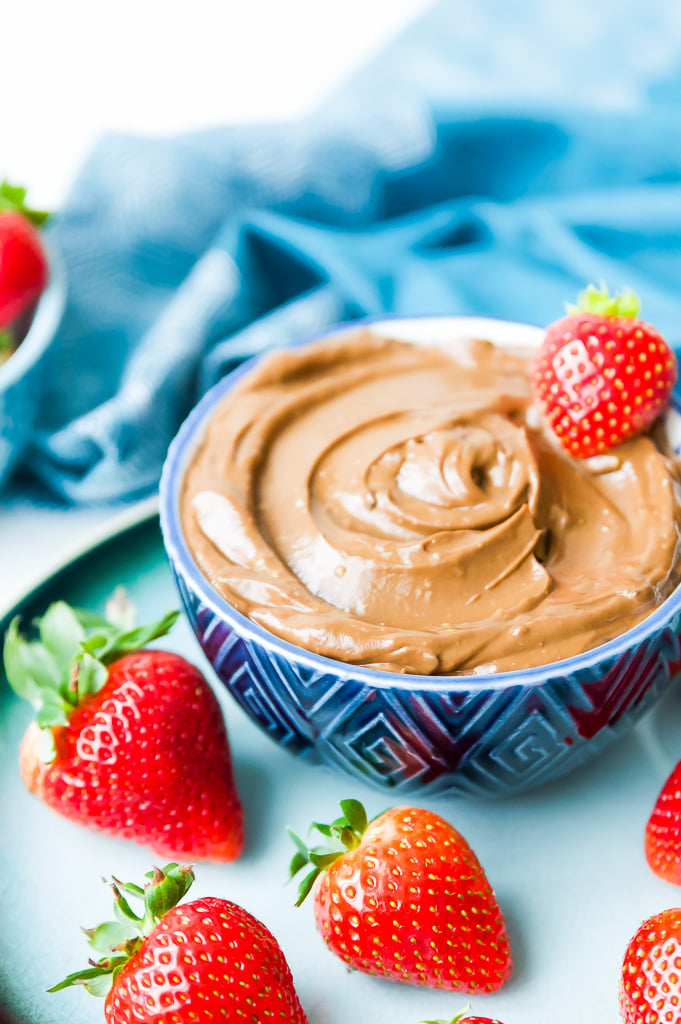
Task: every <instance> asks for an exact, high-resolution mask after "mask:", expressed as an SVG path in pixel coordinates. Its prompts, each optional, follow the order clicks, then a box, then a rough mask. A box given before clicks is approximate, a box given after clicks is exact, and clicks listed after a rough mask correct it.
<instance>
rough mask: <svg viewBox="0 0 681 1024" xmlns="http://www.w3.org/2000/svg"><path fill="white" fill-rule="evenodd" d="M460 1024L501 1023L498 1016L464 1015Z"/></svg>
mask: <svg viewBox="0 0 681 1024" xmlns="http://www.w3.org/2000/svg"><path fill="white" fill-rule="evenodd" d="M460 1024H501V1021H500V1020H497V1019H496V1017H462V1019H461V1022H460Z"/></svg>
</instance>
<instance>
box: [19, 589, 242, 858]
mask: <svg viewBox="0 0 681 1024" xmlns="http://www.w3.org/2000/svg"><path fill="white" fill-rule="evenodd" d="M177 614H178V613H177V612H173V613H171V614H170V615H167V616H166V617H165V618H164V619H162V620H161V621H160V622H158V623H155V624H154V625H152V626H147V627H141V628H139V629H130V628H123V629H119V628H118V627H117V626H115V625H114V624H112V623H109V622H106V621H105V620H103V619H99V618H97V617H96V616H91V615H89V614H88V613H85V612H75V611H74V610H73V609H71V608H69V606H68V605H66V604H65V603H64V602H58V603H56V604H54V605H51V606H50V608H49V609H48V610H47V612H46V614H45V615H44V616H43V618H42V619H41V620H40V621H39V630H40V641H39V642H38V641H34V642H30V643H29V642H27V641H26V640H25V639H24V638H23V637H22V636H21V634H20V632H19V624H18V620H17V619H15V620H14V621H13V622H12V624H11V625H10V628H9V630H8V632H7V637H6V640H5V648H4V658H5V668H6V671H7V677H8V679H9V682H10V684H11V685H12V687H13V688H14V690H15V691H16V692H17V693H18V694H19V696H21V697H24V698H26V699H27V700H29V701H30V702H31V703H32V704H33V705H34V706H35V708H36V710H37V722H36V723H33V724H32V725H30V726H29V728H28V730H27V732H26V734H25V736H24V739H23V742H22V745H21V753H20V763H21V773H22V777H23V780H24V782H25V784H26V786H27V787H28V789H29V790H30V791H31V792H33V793H36V794H37V795H38V796H39V797H40V798H41V799H42V800H44V801H45V803H46V804H48V805H49V806H50V807H52V808H53V809H54V810H56V811H58V812H59V813H60V814H63V815H64V816H65V817H67V818H71V819H72V820H74V821H77V822H79V823H81V824H83V825H87V826H89V827H90V828H94V829H101V830H103V831H105V832H108V833H109V834H111V835H115V836H118V837H121V838H125V839H133V840H136V841H137V842H140V843H144V844H147V845H149V846H150V847H151V848H152V849H154V850H156V851H157V852H159V853H161V854H163V855H164V856H168V855H171V856H178V855H180V856H182V857H192V858H205V859H210V860H218V861H229V860H233V859H234V858H235V857H237V856H238V855H239V853H240V851H241V848H242V845H243V813H242V809H241V804H240V802H239V797H238V795H237V792H236V789H235V786H234V781H233V778H232V764H231V756H230V750H229V745H228V741H227V734H226V730H225V725H224V720H223V717H222V713H221V710H220V706H219V703H218V701H217V698H216V697H215V694H214V693H213V691H212V690H211V688H210V686H209V685H208V683H207V682H206V680H205V679H204V677H203V676H202V675H201V673H200V672H199V670H198V669H196V668H194V666H193V665H190V664H189V662H187V661H185V659H184V658H181V657H180V656H179V655H177V654H172V653H169V652H166V651H158V650H151V649H150V650H140V648H142V647H144V646H145V645H146V644H147V643H149V642H150V641H151V640H153V639H155V638H156V637H159V636H162V635H163V634H164V633H166V632H167V631H168V629H170V627H171V626H172V625H173V623H174V622H175V619H176V618H177Z"/></svg>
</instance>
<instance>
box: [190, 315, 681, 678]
mask: <svg viewBox="0 0 681 1024" xmlns="http://www.w3.org/2000/svg"><path fill="white" fill-rule="evenodd" d="M680 483H681V474H680V472H679V466H678V465H677V462H676V461H675V459H674V457H673V453H671V451H670V450H668V446H667V444H666V441H665V438H664V436H663V431H662V430H660V429H657V430H654V431H652V432H650V433H648V434H644V435H640V436H638V437H635V438H633V439H630V440H628V441H626V442H624V443H623V444H620V445H618V446H617V447H616V448H613V449H611V451H609V452H608V453H607V454H605V455H603V456H599V457H597V458H593V459H584V460H578V459H573V458H572V457H571V456H570V455H568V454H567V453H566V452H564V451H563V450H562V449H561V448H560V446H559V445H558V443H557V442H556V440H555V438H553V437H552V435H551V434H550V432H549V431H548V430H546V428H545V427H544V426H543V425H542V423H541V421H540V419H539V417H538V414H537V412H536V409H535V407H534V406H533V404H532V393H531V388H530V383H529V353H528V352H520V351H517V350H514V351H511V350H508V349H505V348H501V347H497V346H495V345H493V344H492V343H490V342H488V341H483V340H475V339H471V340H465V341H463V340H461V339H453V340H452V342H451V343H450V344H442V345H438V346H429V347H425V346H421V345H415V344H409V343H406V342H401V341H395V340H391V339H389V338H379V337H377V336H375V335H373V334H371V333H369V332H367V331H359V330H358V331H356V332H353V333H351V334H346V335H343V336H340V337H338V338H336V339H332V340H324V341H321V342H316V343H314V344H310V345H306V346H301V347H300V348H296V349H292V350H289V351H283V352H278V353H273V354H271V355H269V356H267V357H266V358H264V359H263V360H262V361H261V362H260V363H259V364H258V365H257V366H256V367H255V368H254V369H253V370H251V371H250V372H248V373H247V374H245V375H244V377H243V378H242V379H241V380H240V382H239V383H238V384H237V385H236V387H235V388H234V389H233V390H231V391H230V392H229V394H227V395H226V396H225V397H224V399H223V400H222V401H221V403H220V404H219V406H218V407H217V409H216V410H215V412H214V414H213V415H212V417H211V419H210V421H209V422H208V424H207V426H206V430H205V434H204V437H203V439H202V443H201V444H200V446H199V448H198V450H197V451H196V453H195V455H194V457H193V459H192V461H191V464H190V466H189V469H188V471H187V473H186V477H185V481H184V488H183V493H182V496H181V516H182V523H183V529H184V532H185V536H186V539H187V543H188V545H189V548H190V550H191V551H192V553H193V556H194V558H195V560H196V562H197V564H198V565H199V567H200V568H201V570H202V572H203V573H204V574H205V576H206V578H207V579H208V581H209V582H210V584H211V585H212V587H213V588H214V589H215V590H216V591H217V592H218V593H219V594H221V595H222V596H223V597H224V598H225V599H226V600H227V601H228V602H229V603H230V604H231V605H233V606H234V607H235V608H236V609H238V610H239V611H240V612H242V613H243V614H244V615H246V616H248V617H249V618H250V619H252V620H253V621H255V622H257V623H260V624H261V625H262V626H264V627H265V628H267V629H268V630H270V631H271V632H272V633H275V634H276V635H277V636H279V637H282V638H284V639H285V640H288V641H290V642H291V643H294V644H296V645H298V646H300V647H303V648H306V649H308V650H310V651H314V652H317V653H319V654H323V655H326V656H328V657H330V658H335V659H339V660H340V661H344V662H347V663H350V664H356V665H366V666H369V667H372V668H376V669H387V670H390V671H395V672H409V673H419V674H421V673H427V674H430V673H444V674H452V673H475V672H480V673H481V672H500V671H508V670H512V669H520V668H527V667H530V666H534V665H541V664H545V663H547V662H550V661H556V660H559V659H561V658H566V657H569V656H571V655H574V654H578V653H580V652H583V651H586V650H589V649H591V648H593V647H595V646H597V645H598V644H601V643H603V642H605V641H606V640H609V639H611V638H612V637H615V636H618V635H619V634H621V633H623V632H624V631H625V630H627V629H629V628H630V627H632V626H634V625H635V624H636V623H638V622H640V621H641V620H642V619H643V618H645V617H646V616H647V615H648V614H650V612H651V611H652V610H653V609H654V608H656V607H657V606H658V605H659V604H661V602H662V601H664V599H665V598H666V597H667V596H668V595H669V594H670V593H671V591H672V590H673V589H674V588H675V587H676V585H677V582H678V579H679V565H680V557H681V556H680V549H681V545H680V533H681V488H680Z"/></svg>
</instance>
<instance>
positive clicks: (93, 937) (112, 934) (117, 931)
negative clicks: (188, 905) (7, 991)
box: [47, 864, 194, 996]
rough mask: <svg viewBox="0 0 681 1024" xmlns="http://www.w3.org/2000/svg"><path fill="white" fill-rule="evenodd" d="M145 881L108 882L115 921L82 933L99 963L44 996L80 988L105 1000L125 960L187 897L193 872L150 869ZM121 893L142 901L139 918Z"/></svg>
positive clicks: (173, 868) (178, 867)
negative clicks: (147, 880) (142, 906)
mask: <svg viewBox="0 0 681 1024" xmlns="http://www.w3.org/2000/svg"><path fill="white" fill-rule="evenodd" d="M146 877H147V878H149V879H151V881H150V882H149V883H148V884H147V885H145V886H144V888H141V887H140V886H139V885H134V884H133V883H132V882H126V883H122V882H119V881H118V880H117V879H115V878H114V879H112V881H111V883H110V884H111V890H112V892H113V896H114V914H115V915H116V920H115V921H105V922H104V923H103V924H100V925H98V926H97V927H96V928H85V929H83V931H84V933H85V935H86V937H87V940H88V944H89V945H90V947H91V949H93V950H94V951H95V952H96V953H100V954H102V955H101V956H100V958H99V960H92V959H91V960H89V961H88V963H89V964H90V966H89V967H87V968H85V970H82V971H75V972H74V973H73V974H69V975H68V976H67V977H66V978H64V979H63V981H60V982H58V983H57V984H56V985H53V986H52V987H51V988H49V989H48V990H47V991H48V992H59V991H60V990H61V989H63V988H70V987H71V986H73V985H83V986H84V987H85V988H86V989H87V990H88V992H90V993H91V994H92V995H95V996H105V995H106V994H107V993H108V991H109V990H110V988H111V986H112V985H113V983H114V981H115V980H116V978H117V977H118V975H119V974H120V972H121V971H122V969H123V967H124V966H125V965H126V963H127V962H128V960H129V959H130V958H131V957H132V956H134V955H135V953H136V952H137V951H138V950H139V948H140V946H141V945H142V942H143V940H144V938H145V937H146V936H147V935H149V934H150V933H151V932H152V931H153V929H154V928H155V927H156V925H157V924H158V923H159V921H160V920H161V918H162V917H164V915H165V914H167V913H168V911H169V910H172V908H173V907H175V906H177V904H178V903H179V902H180V900H181V899H182V898H183V897H184V896H185V895H186V894H187V892H188V891H189V889H190V887H191V885H192V882H193V881H194V871H193V869H192V868H191V867H188V866H186V865H180V864H166V866H165V868H163V869H161V868H154V870H153V871H150V872H149V873H148V874H147V876H146ZM123 892H125V893H127V894H128V895H131V896H134V897H135V898H136V899H141V900H143V902H144V913H143V914H142V915H139V914H136V913H135V912H134V910H133V909H132V908H131V906H130V904H129V903H128V901H127V900H126V898H125V896H123Z"/></svg>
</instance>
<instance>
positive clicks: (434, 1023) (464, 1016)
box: [421, 1006, 471, 1024]
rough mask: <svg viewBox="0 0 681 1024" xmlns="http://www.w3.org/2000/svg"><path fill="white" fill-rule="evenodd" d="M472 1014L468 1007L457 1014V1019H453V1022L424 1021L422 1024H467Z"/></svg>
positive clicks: (441, 1020) (440, 1020)
mask: <svg viewBox="0 0 681 1024" xmlns="http://www.w3.org/2000/svg"><path fill="white" fill-rule="evenodd" d="M470 1012H471V1008H470V1006H466V1007H465V1009H463V1010H461V1012H460V1013H457V1015H456V1017H452V1019H451V1020H443V1019H439V1020H422V1021H421V1024H460V1022H462V1021H463V1022H464V1024H465V1021H466V1020H467V1019H468V1015H469V1013H470Z"/></svg>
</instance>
